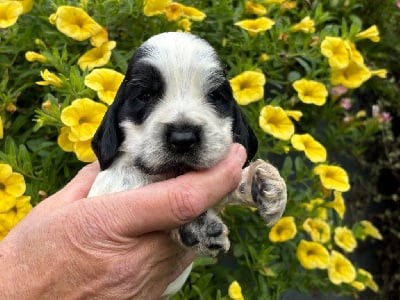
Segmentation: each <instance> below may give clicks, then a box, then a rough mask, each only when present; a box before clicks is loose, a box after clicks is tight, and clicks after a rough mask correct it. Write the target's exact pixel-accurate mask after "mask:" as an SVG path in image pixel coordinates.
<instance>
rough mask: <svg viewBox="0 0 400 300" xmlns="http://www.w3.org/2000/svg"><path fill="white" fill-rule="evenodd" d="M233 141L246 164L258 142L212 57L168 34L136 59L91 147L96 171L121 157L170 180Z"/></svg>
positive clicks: (200, 43) (204, 164)
mask: <svg viewBox="0 0 400 300" xmlns="http://www.w3.org/2000/svg"><path fill="white" fill-rule="evenodd" d="M233 141H235V142H240V143H242V144H243V145H244V146H245V147H246V148H247V150H248V155H249V159H251V157H252V156H253V155H254V153H255V151H256V148H257V141H256V138H255V136H254V134H253V132H252V131H251V129H250V128H249V127H248V126H247V124H246V122H245V120H244V118H243V116H242V113H241V111H240V109H239V108H238V107H237V105H236V103H235V101H234V100H233V98H232V91H231V88H230V85H229V82H228V81H227V80H226V78H225V77H224V74H223V70H222V68H221V66H220V62H219V60H218V58H217V55H216V53H215V51H214V50H213V48H212V47H211V46H210V45H209V44H208V43H206V42H205V41H204V40H202V39H200V38H198V37H196V36H193V35H191V34H187V33H172V32H171V33H163V34H159V35H156V36H154V37H152V38H150V39H149V40H148V41H146V42H145V43H144V44H143V45H142V46H141V47H140V48H139V49H138V50H137V51H136V52H135V54H134V56H133V58H132V60H131V61H130V63H129V68H128V71H127V74H126V77H125V80H124V82H123V83H122V85H121V87H120V89H119V91H118V94H117V97H116V99H115V100H114V102H113V104H112V105H111V106H110V108H109V110H108V112H107V114H106V116H105V117H104V119H103V122H102V124H101V125H100V127H99V129H98V131H97V132H96V135H95V137H94V139H93V143H92V145H93V149H94V151H95V153H96V155H97V157H98V158H99V161H100V165H101V168H102V169H106V168H107V167H109V166H110V165H111V163H112V162H113V160H114V159H115V158H116V157H117V156H118V155H119V154H124V155H126V158H127V159H128V161H129V162H130V163H132V164H133V165H134V166H135V167H137V168H139V169H141V170H142V172H144V173H146V174H151V175H154V174H169V175H170V176H175V175H178V174H181V173H184V172H186V171H188V170H197V169H204V168H208V167H210V166H212V165H214V164H215V163H216V162H217V161H219V160H220V159H221V158H222V157H223V156H224V154H225V153H226V151H227V150H228V148H229V145H230V144H231V143H232V142H233Z"/></svg>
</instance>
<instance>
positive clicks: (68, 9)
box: [50, 6, 103, 41]
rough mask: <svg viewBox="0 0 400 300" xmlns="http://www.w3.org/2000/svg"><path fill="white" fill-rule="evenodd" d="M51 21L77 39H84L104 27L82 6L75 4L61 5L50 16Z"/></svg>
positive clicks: (63, 31)
mask: <svg viewBox="0 0 400 300" xmlns="http://www.w3.org/2000/svg"><path fill="white" fill-rule="evenodd" d="M50 22H51V23H54V24H55V25H56V27H57V29H58V30H59V31H60V32H62V33H63V34H65V35H66V36H68V37H70V38H72V39H74V40H77V41H84V40H86V39H88V38H90V37H92V36H94V35H96V34H98V33H99V32H100V31H101V30H102V29H103V28H102V27H101V26H100V25H99V24H98V23H97V22H96V21H94V20H93V19H92V18H91V17H90V16H89V15H88V14H87V13H86V12H85V11H84V10H83V9H82V8H79V7H73V6H59V7H58V9H57V12H56V13H55V14H53V15H51V16H50Z"/></svg>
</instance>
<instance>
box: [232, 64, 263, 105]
mask: <svg viewBox="0 0 400 300" xmlns="http://www.w3.org/2000/svg"><path fill="white" fill-rule="evenodd" d="M229 82H230V84H231V87H232V92H233V97H234V98H235V100H236V102H237V103H238V104H240V105H247V104H249V103H252V102H255V101H258V100H260V99H262V98H263V97H264V84H265V76H264V74H263V73H261V72H256V71H245V72H243V73H241V74H239V75H237V76H235V77H234V78H232V79H231V80H230V81H229Z"/></svg>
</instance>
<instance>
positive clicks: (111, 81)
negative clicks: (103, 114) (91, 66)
mask: <svg viewBox="0 0 400 300" xmlns="http://www.w3.org/2000/svg"><path fill="white" fill-rule="evenodd" d="M123 79H124V75H122V74H121V73H119V72H117V71H114V70H111V69H106V68H102V69H96V70H93V71H92V72H91V73H90V74H88V75H86V77H85V85H86V86H87V87H89V88H91V89H92V90H95V91H96V92H97V96H98V97H99V99H100V100H101V101H103V102H105V103H107V104H111V103H112V102H113V101H114V98H115V95H116V94H117V91H118V88H119V86H120V85H121V83H122V80H123Z"/></svg>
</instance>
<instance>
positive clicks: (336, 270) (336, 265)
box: [328, 250, 356, 284]
mask: <svg viewBox="0 0 400 300" xmlns="http://www.w3.org/2000/svg"><path fill="white" fill-rule="evenodd" d="M328 277H329V280H330V281H331V282H332V283H333V284H341V283H350V282H352V281H354V279H355V278H356V270H355V269H354V266H353V265H352V263H351V262H350V261H349V260H348V259H347V258H346V257H344V256H343V254H341V253H339V252H337V251H335V250H332V253H331V257H330V262H329V266H328Z"/></svg>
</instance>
